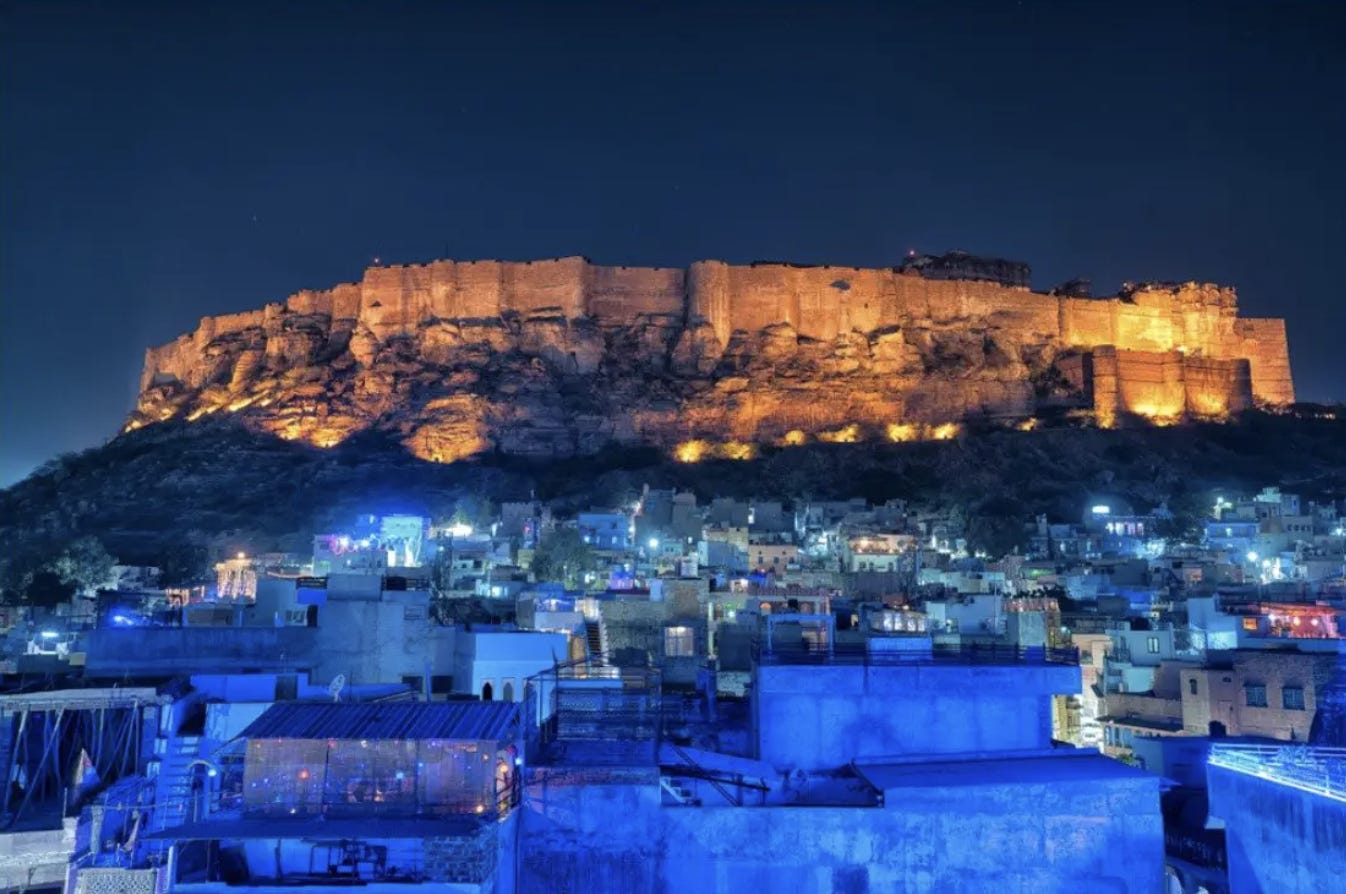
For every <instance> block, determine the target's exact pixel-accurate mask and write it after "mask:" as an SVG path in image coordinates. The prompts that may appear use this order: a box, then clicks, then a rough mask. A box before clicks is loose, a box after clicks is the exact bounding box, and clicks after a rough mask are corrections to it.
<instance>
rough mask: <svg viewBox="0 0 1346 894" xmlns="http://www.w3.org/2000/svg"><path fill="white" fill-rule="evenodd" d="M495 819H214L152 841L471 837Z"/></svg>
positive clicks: (162, 832) (150, 836)
mask: <svg viewBox="0 0 1346 894" xmlns="http://www.w3.org/2000/svg"><path fill="white" fill-rule="evenodd" d="M494 821H495V818H494V817H490V818H486V817H479V816H474V815H468V814H464V815H461V816H448V817H413V816H408V817H393V816H365V817H324V816H303V817H290V816H286V817H275V816H267V817H245V818H237V819H212V820H204V821H202V822H197V823H187V824H185V825H182V826H174V827H173V828H171V829H160V830H158V831H156V832H150V833H148V834H146V835H145V836H144V838H145V839H147V840H149V841H218V840H220V839H225V838H266V839H271V840H276V839H306V840H310V841H326V840H332V841H337V840H341V839H343V838H345V839H350V838H361V839H368V838H435V837H441V836H443V837H452V836H462V835H471V834H473V833H474V832H476V830H477V829H479V828H481V826H482V824H483V823H487V822H494Z"/></svg>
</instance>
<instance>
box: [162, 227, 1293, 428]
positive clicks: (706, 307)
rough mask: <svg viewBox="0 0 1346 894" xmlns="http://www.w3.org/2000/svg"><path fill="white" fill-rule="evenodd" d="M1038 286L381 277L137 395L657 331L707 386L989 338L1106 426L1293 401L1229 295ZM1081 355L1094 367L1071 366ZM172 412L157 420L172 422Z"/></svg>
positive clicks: (1005, 267)
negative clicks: (397, 352)
mask: <svg viewBox="0 0 1346 894" xmlns="http://www.w3.org/2000/svg"><path fill="white" fill-rule="evenodd" d="M1028 277H1029V270H1028V267H1027V265H1025V264H1021V263H1017V262H1013V261H1000V260H985V259H978V258H975V257H973V256H970V255H965V254H963V253H951V254H949V255H944V256H938V257H921V258H913V259H907V260H906V261H905V262H904V263H903V264H902V265H900V266H898V267H890V268H857V267H844V266H831V265H816V266H809V265H800V264H790V263H774V262H773V263H765V262H759V263H754V264H746V265H745V264H729V263H726V262H724V261H716V260H705V261H697V262H694V263H693V264H691V265H690V266H689V267H687V268H685V269H683V268H666V267H665V268H659V267H623V266H603V265H598V264H594V263H591V262H590V261H589V260H588V259H586V258H581V257H566V258H553V259H548V260H539V261H525V262H507V261H449V260H444V261H433V262H431V263H428V264H415V265H399V266H379V267H371V268H369V269H368V270H366V271H365V274H364V277H363V278H362V279H361V280H360V281H359V282H357V283H346V284H342V285H338V286H335V287H333V288H330V289H325V290H305V291H301V292H298V293H296V294H294V295H292V296H290V297H289V298H287V299H286V300H285V301H283V302H278V303H274V304H270V305H267V306H266V307H264V308H262V309H260V310H254V311H246V312H243V313H235V314H226V315H222V316H216V317H206V318H204V319H202V320H201V323H200V325H199V326H198V327H197V329H196V330H195V331H194V332H192V333H190V334H186V335H183V336H181V337H179V338H178V339H176V340H175V341H173V342H170V343H169V344H167V345H163V346H160V347H156V348H151V349H149V350H148V351H147V352H146V357H145V368H144V374H143V376H142V380H141V388H142V393H145V392H150V391H152V390H153V389H156V388H162V387H164V386H173V387H177V388H179V389H187V390H199V389H203V388H207V387H226V390H232V391H238V389H239V388H240V387H241V386H242V385H243V384H245V383H246V382H247V381H248V380H249V377H251V376H253V373H254V370H255V369H256V368H258V366H259V365H261V366H264V367H266V368H267V369H270V370H271V371H273V372H275V371H277V370H283V369H284V368H285V367H286V366H287V365H288V366H295V365H304V364H311V363H313V362H314V358H315V357H317V356H319V355H324V354H325V355H326V356H335V355H338V354H340V353H342V352H343V351H346V352H349V353H350V355H351V356H353V357H354V359H355V360H356V362H357V364H359V365H360V366H364V367H367V366H369V365H370V364H372V363H374V358H376V357H377V356H379V352H380V351H381V350H383V348H384V347H386V346H387V345H390V344H392V343H393V342H394V341H396V340H399V339H408V338H410V339H413V340H414V339H422V341H421V344H422V346H423V347H424V348H425V349H426V350H429V351H437V352H439V353H437V354H436V356H440V354H442V353H443V351H444V350H449V348H447V347H445V344H446V343H445V342H444V339H446V338H447V339H449V341H450V342H454V340H455V339H460V338H461V337H463V336H461V334H457V335H455V334H452V333H450V331H449V330H447V329H445V328H444V327H446V326H447V327H455V326H456V327H462V326H469V327H470V326H480V325H481V324H482V323H483V322H489V321H496V325H497V326H499V325H505V324H507V323H508V321H510V320H518V321H523V324H524V325H529V324H530V323H531V325H533V326H534V330H533V331H532V332H531V334H529V335H527V336H526V337H524V338H523V339H522V341H521V342H520V345H516V347H520V346H521V349H523V350H535V349H536V350H544V348H545V350H544V353H546V351H551V353H553V354H557V355H558V356H564V355H566V354H569V355H571V356H573V357H575V358H576V359H575V362H576V363H577V364H579V368H580V369H581V371H583V370H592V369H596V368H597V364H598V363H599V362H600V358H599V357H598V356H597V355H593V351H595V350H596V351H600V352H601V351H603V350H606V348H605V347H604V346H603V345H602V344H598V345H597V347H595V345H594V344H592V343H590V344H588V345H587V347H586V346H585V345H576V344H567V345H564V346H562V345H558V344H556V343H555V342H556V339H557V338H558V337H559V336H557V335H556V334H555V332H553V331H552V330H550V329H546V330H545V331H544V330H543V329H537V328H536V327H537V326H540V325H542V324H543V322H544V321H552V322H551V323H548V324H547V325H552V326H554V325H557V324H560V325H562V326H563V327H565V326H570V325H571V324H575V325H587V326H591V327H596V329H597V330H598V331H599V332H613V331H615V330H623V329H639V328H641V327H644V328H647V329H648V328H649V327H651V326H653V327H656V328H658V329H659V331H661V332H665V333H672V334H671V335H670V336H669V337H668V339H667V341H666V343H662V344H663V350H664V351H665V352H673V353H674V354H677V356H678V357H680V358H682V359H683V360H684V361H686V362H687V363H692V364H693V365H694V366H695V368H696V370H698V375H706V374H710V373H713V370H714V368H715V366H716V364H717V362H718V361H719V359H720V358H721V357H724V356H727V355H728V354H730V353H732V352H733V351H734V350H735V347H734V346H735V345H741V344H743V343H744V342H745V340H746V341H751V340H752V339H753V338H755V337H758V336H759V335H761V334H762V333H776V335H779V333H781V332H787V333H792V334H793V336H794V339H795V342H796V343H797V344H799V345H806V344H811V343H815V342H822V343H831V342H838V343H841V342H847V340H853V339H855V338H857V337H858V338H861V339H869V341H870V342H872V343H874V345H875V347H873V349H872V351H873V352H875V353H874V357H875V363H876V364H877V365H876V366H875V367H874V371H875V372H876V373H881V372H882V371H883V370H884V369H889V368H891V369H893V370H894V371H897V370H899V369H902V370H906V371H907V372H908V373H910V372H911V370H912V368H913V367H912V364H913V363H915V362H916V361H915V359H914V357H915V354H914V353H913V352H924V354H923V356H924V357H925V359H924V361H922V362H924V363H925V365H926V366H927V367H929V366H931V365H932V362H933V363H934V365H936V366H938V362H939V358H935V361H932V360H931V358H930V356H928V355H929V353H930V351H931V350H932V348H931V346H932V344H933V343H934V342H941V343H951V341H953V340H957V339H958V338H963V339H964V340H966V339H967V338H975V337H981V338H984V339H986V340H987V345H988V346H989V345H991V343H992V342H993V343H994V345H995V347H996V348H997V350H999V351H1000V352H1001V353H1002V354H1004V355H1005V356H1007V357H1008V361H1007V362H1009V363H1011V365H1014V364H1026V365H1027V366H1028V367H1032V366H1034V364H1037V363H1039V361H1044V358H1045V361H1044V362H1048V363H1055V362H1057V361H1060V362H1061V364H1062V365H1063V369H1073V370H1076V373H1075V374H1074V376H1073V379H1074V380H1075V382H1076V384H1077V386H1078V387H1079V388H1080V389H1081V390H1082V391H1085V392H1088V393H1089V394H1091V395H1092V398H1093V402H1094V403H1095V405H1096V409H1098V410H1099V411H1100V413H1102V414H1105V415H1111V414H1114V413H1115V412H1128V411H1129V412H1141V413H1143V414H1145V415H1153V416H1163V417H1168V416H1174V415H1181V414H1191V413H1197V414H1200V415H1218V414H1225V413H1228V412H1231V411H1236V410H1238V409H1240V408H1242V407H1244V406H1247V405H1249V404H1252V403H1257V404H1264V405H1281V404H1288V403H1290V402H1292V401H1293V400H1294V388H1293V382H1292V379H1291V375H1290V364H1289V355H1288V348H1287V345H1286V338H1285V327H1284V324H1283V322H1282V321H1280V320H1258V319H1245V318H1241V317H1239V315H1238V302H1237V296H1236V295H1235V292H1234V290H1233V289H1232V288H1229V287H1226V286H1219V285H1214V284H1207V283H1196V282H1188V283H1179V284H1171V283H1168V284H1149V285H1136V286H1133V285H1128V286H1127V287H1126V289H1125V290H1124V291H1123V292H1122V293H1121V294H1119V295H1114V296H1110V297H1099V298H1092V297H1079V291H1078V284H1072V285H1071V286H1070V287H1069V288H1063V289H1059V290H1055V291H1054V292H1039V291H1034V290H1032V289H1031V288H1030V286H1029V279H1028ZM431 330H433V334H432V335H431V336H430V337H428V338H424V336H426V333H427V332H430V331H431ZM446 333H450V334H446ZM539 333H541V334H539ZM893 333H898V334H899V340H900V344H899V345H898V346H897V347H896V348H894V347H892V346H891V344H890V342H891V341H892V338H893ZM572 335H573V333H572ZM574 337H578V336H574ZM574 337H572V336H567V338H570V339H571V341H573V340H574ZM773 337H775V336H773ZM454 343H456V342H454ZM773 344H777V346H778V347H779V345H778V343H773ZM540 345H541V346H542V347H539V346H540ZM988 349H989V347H988ZM959 350H963V351H964V352H965V351H966V346H964V347H961V348H959ZM586 351H587V352H588V354H587V355H586ZM885 351H886V352H887V354H885V353H884V352H885ZM903 351H905V352H906V353H905V354H904V353H903ZM936 353H938V352H936ZM889 355H891V357H889ZM1075 355H1080V356H1084V355H1087V356H1088V358H1089V362H1088V363H1078V364H1075V363H1074V362H1073V361H1071V360H1070V358H1071V357H1072V356H1075ZM585 356H589V359H588V360H587V361H586V360H585V359H584V358H585ZM885 357H889V359H888V360H885V359H884V358H885ZM222 358H223V359H222ZM688 358H690V359H688ZM892 358H898V359H892ZM901 358H905V360H902V359H901ZM899 361H900V362H899ZM885 363H886V364H887V366H885V365H884V364H885ZM902 363H905V364H906V365H905V366H902V365H901V364H902ZM1072 364H1073V365H1072ZM225 367H227V369H226V368H225ZM1015 368H1018V367H1015ZM240 370H241V372H240ZM1002 372H1003V371H1002ZM1031 372H1033V370H1029V369H1027V368H1025V370H1024V371H1023V372H1022V374H1018V373H1013V374H1012V375H1020V378H1024V377H1026V376H1028V375H1029V374H1030V373H1031ZM997 375H1000V376H1001V378H1002V379H1003V378H1004V375H1002V374H997ZM1067 378H1072V376H1069V375H1068V376H1067ZM225 379H227V380H228V384H227V386H226V384H225ZM1009 384H1012V383H1005V382H1003V381H1002V382H1001V383H1000V386H1005V387H1008V385H1009ZM944 385H946V386H947V387H954V385H956V383H954V385H948V383H947V382H946V383H944ZM1000 386H997V387H1000ZM1002 390H1004V388H1002ZM1009 390H1010V391H1013V392H1014V396H1010V397H1004V398H1003V400H1000V404H997V406H999V405H1001V404H1003V405H1004V406H1007V407H1011V412H1021V411H1022V410H1023V405H1024V404H1025V402H1026V401H1027V402H1028V403H1031V402H1032V401H1031V395H1028V396H1025V395H1024V393H1023V389H1022V388H1017V390H1015V388H1010V389H1009ZM1008 393H1009V392H1008V391H1007V392H1006V394H1008ZM977 401H980V402H981V404H985V405H986V406H984V407H983V409H987V408H990V409H994V407H991V406H990V404H988V403H987V401H986V400H983V399H982V398H981V397H978V398H977V400H976V401H972V403H977ZM235 402H236V401H235ZM955 403H956V401H955ZM991 403H994V401H992V402H991ZM908 405H910V401H907V402H905V403H902V406H904V407H905V406H908ZM893 406H896V405H893ZM890 408H891V407H890ZM1027 409H1028V411H1029V412H1031V406H1030V407H1028V408H1027ZM172 412H173V411H171V410H167V409H164V408H163V407H159V408H157V409H156V410H155V413H157V415H158V416H159V417H165V416H167V415H172Z"/></svg>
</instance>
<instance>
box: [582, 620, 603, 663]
mask: <svg viewBox="0 0 1346 894" xmlns="http://www.w3.org/2000/svg"><path fill="white" fill-rule="evenodd" d="M584 639H585V641H586V642H587V643H588V644H589V657H590V658H592V659H595V660H602V658H603V656H604V655H606V654H607V651H608V630H607V625H605V624H604V623H603V619H602V618H599V619H598V620H596V621H590V620H588V619H586V620H585V621H584Z"/></svg>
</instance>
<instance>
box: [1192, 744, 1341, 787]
mask: <svg viewBox="0 0 1346 894" xmlns="http://www.w3.org/2000/svg"><path fill="white" fill-rule="evenodd" d="M1210 765H1211V766H1212V767H1223V768H1224V769H1226V770H1233V771H1235V772H1238V773H1246V774H1248V775H1249V776H1257V777H1260V778H1262V779H1267V780H1270V781H1272V782H1276V783H1279V784H1281V785H1288V786H1290V787H1292V788H1297V789H1300V790H1301V791H1306V792H1312V793H1313V794H1316V795H1323V796H1325V797H1328V798H1332V799H1333V800H1336V801H1346V748H1318V747H1314V746H1309V745H1233V744H1230V745H1212V746H1211V750H1210Z"/></svg>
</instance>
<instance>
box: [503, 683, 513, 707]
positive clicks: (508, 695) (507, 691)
mask: <svg viewBox="0 0 1346 894" xmlns="http://www.w3.org/2000/svg"><path fill="white" fill-rule="evenodd" d="M500 698H501V700H502V701H507V702H512V701H514V681H513V680H506V681H505V688H504V689H502V690H501V692H500Z"/></svg>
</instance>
